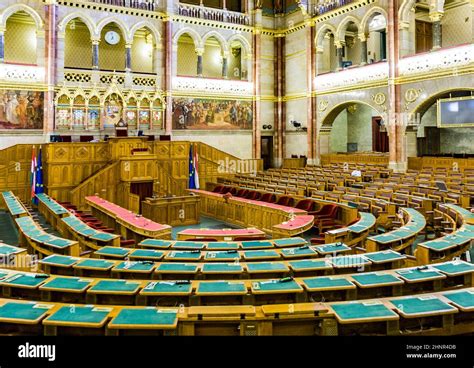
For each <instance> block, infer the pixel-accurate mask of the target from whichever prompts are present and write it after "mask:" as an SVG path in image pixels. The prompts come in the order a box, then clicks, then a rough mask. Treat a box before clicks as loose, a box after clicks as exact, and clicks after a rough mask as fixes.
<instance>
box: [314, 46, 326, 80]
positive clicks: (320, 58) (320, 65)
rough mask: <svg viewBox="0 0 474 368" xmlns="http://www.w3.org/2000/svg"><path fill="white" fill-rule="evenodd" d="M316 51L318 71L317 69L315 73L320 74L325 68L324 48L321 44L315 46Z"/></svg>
mask: <svg viewBox="0 0 474 368" xmlns="http://www.w3.org/2000/svg"><path fill="white" fill-rule="evenodd" d="M315 52H316V61H315V63H316V71H315V75H318V74H320V73H321V71H322V70H323V68H324V48H323V47H321V46H318V47H316V48H315Z"/></svg>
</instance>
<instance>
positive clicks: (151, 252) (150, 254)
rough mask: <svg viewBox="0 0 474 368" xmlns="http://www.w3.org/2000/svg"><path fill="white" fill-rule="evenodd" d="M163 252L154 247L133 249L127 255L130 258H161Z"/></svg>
mask: <svg viewBox="0 0 474 368" xmlns="http://www.w3.org/2000/svg"><path fill="white" fill-rule="evenodd" d="M163 254H164V253H163V252H160V251H159V250H155V249H135V250H133V251H132V252H131V253H130V254H129V255H128V256H129V257H130V258H142V259H155V260H158V259H161V258H163Z"/></svg>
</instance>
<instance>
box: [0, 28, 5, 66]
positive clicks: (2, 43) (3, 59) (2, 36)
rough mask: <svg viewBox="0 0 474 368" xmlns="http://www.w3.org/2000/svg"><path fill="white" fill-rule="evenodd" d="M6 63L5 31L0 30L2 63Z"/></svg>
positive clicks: (0, 59)
mask: <svg viewBox="0 0 474 368" xmlns="http://www.w3.org/2000/svg"><path fill="white" fill-rule="evenodd" d="M4 61H5V31H4V30H3V29H1V30H0V63H3V62H4Z"/></svg>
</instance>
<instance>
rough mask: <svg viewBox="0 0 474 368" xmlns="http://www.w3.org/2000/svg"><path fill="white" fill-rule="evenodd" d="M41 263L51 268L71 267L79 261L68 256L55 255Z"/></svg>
mask: <svg viewBox="0 0 474 368" xmlns="http://www.w3.org/2000/svg"><path fill="white" fill-rule="evenodd" d="M39 263H42V264H46V265H51V266H60V267H70V266H72V265H73V264H75V263H77V259H74V258H72V257H68V256H60V255H56V254H53V255H51V256H48V257H46V258H44V259H42V260H41V261H39Z"/></svg>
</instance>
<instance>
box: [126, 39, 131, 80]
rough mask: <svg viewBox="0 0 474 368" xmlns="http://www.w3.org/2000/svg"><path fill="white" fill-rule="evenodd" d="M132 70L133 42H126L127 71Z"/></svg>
mask: <svg viewBox="0 0 474 368" xmlns="http://www.w3.org/2000/svg"><path fill="white" fill-rule="evenodd" d="M131 71H132V44H131V43H127V44H125V72H128V73H130V72H131Z"/></svg>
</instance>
